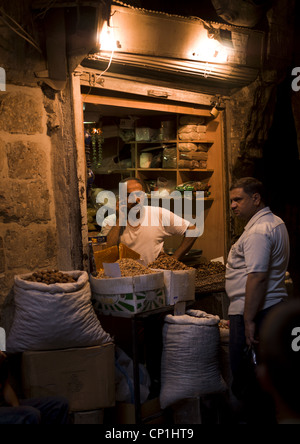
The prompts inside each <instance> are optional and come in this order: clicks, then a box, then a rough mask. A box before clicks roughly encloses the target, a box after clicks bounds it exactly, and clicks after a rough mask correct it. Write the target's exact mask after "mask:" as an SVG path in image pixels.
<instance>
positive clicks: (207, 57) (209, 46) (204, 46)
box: [193, 37, 228, 63]
mask: <svg viewBox="0 0 300 444" xmlns="http://www.w3.org/2000/svg"><path fill="white" fill-rule="evenodd" d="M197 46H198V51H197V52H194V53H193V56H194V58H196V59H198V60H201V61H205V62H212V63H226V62H227V60H228V52H227V50H226V48H225V47H224V46H223V45H221V43H220V42H218V41H217V40H215V39H212V38H208V37H207V38H204V39H201V41H200V42H199V44H198V45H197Z"/></svg>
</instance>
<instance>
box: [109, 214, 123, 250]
mask: <svg viewBox="0 0 300 444" xmlns="http://www.w3.org/2000/svg"><path fill="white" fill-rule="evenodd" d="M120 234H121V227H120V225H119V219H117V222H116V225H115V226H114V227H112V228H111V229H110V231H109V233H108V234H107V241H106V244H107V247H108V248H109V247H113V246H114V245H118V244H119V239H120Z"/></svg>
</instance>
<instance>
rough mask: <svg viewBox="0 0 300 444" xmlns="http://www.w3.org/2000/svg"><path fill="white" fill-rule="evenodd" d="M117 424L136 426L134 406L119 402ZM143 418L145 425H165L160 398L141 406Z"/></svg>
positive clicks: (117, 405)
mask: <svg viewBox="0 0 300 444" xmlns="http://www.w3.org/2000/svg"><path fill="white" fill-rule="evenodd" d="M116 414H117V418H116V422H117V424H135V423H136V421H135V407H134V404H127V403H125V402H118V403H117V404H116ZM141 418H142V421H143V423H144V424H164V423H166V418H165V416H164V411H163V410H161V408H160V403H159V398H154V399H151V400H150V401H146V402H145V403H144V404H142V405H141Z"/></svg>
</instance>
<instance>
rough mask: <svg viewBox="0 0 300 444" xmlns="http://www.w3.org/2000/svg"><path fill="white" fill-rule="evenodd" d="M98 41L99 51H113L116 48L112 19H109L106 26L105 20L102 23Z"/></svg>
mask: <svg viewBox="0 0 300 444" xmlns="http://www.w3.org/2000/svg"><path fill="white" fill-rule="evenodd" d="M99 42H100V50H101V51H115V50H116V49H117V42H116V39H115V33H114V30H113V27H112V19H110V26H108V23H107V22H105V23H104V25H103V28H102V31H101V32H100V37H99Z"/></svg>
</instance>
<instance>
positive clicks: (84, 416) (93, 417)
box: [73, 409, 104, 425]
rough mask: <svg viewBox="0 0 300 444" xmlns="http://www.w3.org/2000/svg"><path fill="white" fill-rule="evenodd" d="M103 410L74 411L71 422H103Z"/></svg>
mask: <svg viewBox="0 0 300 444" xmlns="http://www.w3.org/2000/svg"><path fill="white" fill-rule="evenodd" d="M103 418H104V410H103V409H101V410H93V411H91V412H75V413H74V416H73V424H75V425H77V424H84V425H86V424H103Z"/></svg>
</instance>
